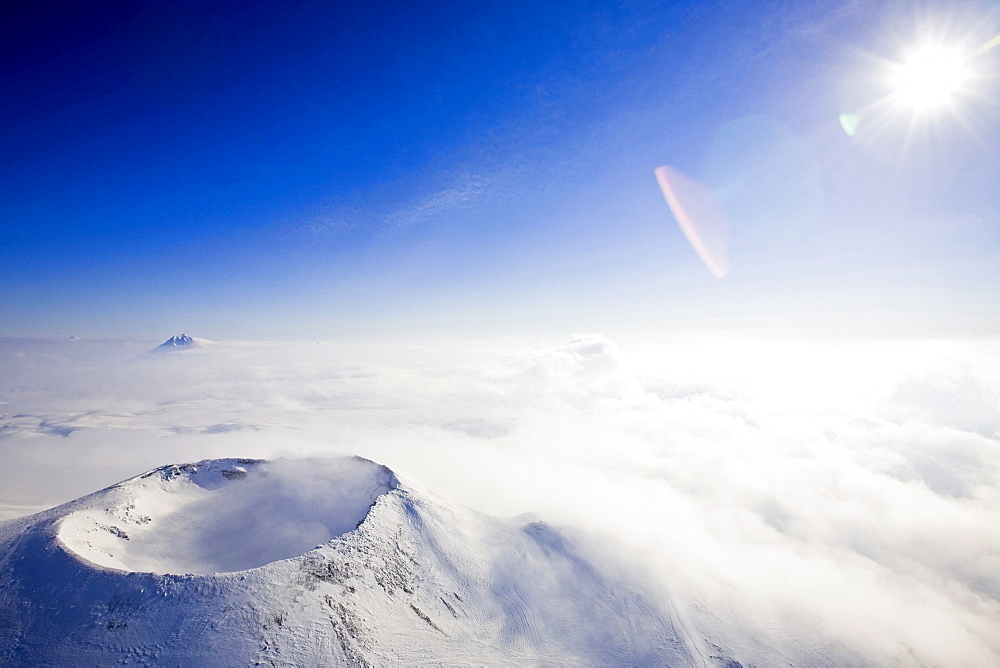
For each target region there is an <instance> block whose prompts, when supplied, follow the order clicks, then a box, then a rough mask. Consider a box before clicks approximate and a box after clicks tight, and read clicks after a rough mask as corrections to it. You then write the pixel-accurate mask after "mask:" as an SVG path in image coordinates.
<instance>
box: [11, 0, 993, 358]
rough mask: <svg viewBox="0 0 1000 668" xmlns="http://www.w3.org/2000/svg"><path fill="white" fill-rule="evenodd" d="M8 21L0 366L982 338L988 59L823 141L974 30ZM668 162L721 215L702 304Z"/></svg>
mask: <svg viewBox="0 0 1000 668" xmlns="http://www.w3.org/2000/svg"><path fill="white" fill-rule="evenodd" d="M3 11H4V12H5V13H6V14H5V16H4V17H3V19H4V20H3V21H0V25H2V28H0V30H2V32H3V34H2V35H0V57H2V59H3V77H2V79H0V101H2V104H0V114H2V117H0V121H2V125H0V127H2V128H3V129H2V132H0V169H2V170H3V174H2V179H0V311H2V315H0V318H2V319H0V336H3V335H6V336H52V337H60V338H62V337H65V336H69V335H71V334H74V335H78V336H101V337H112V336H150V337H161V336H162V337H163V338H165V337H166V336H167V335H169V334H173V333H176V332H175V331H174V330H178V331H179V330H186V331H187V332H188V333H192V334H195V335H201V336H205V337H208V338H238V337H263V338H301V337H310V338H327V337H337V336H347V335H352V334H366V335H391V334H393V333H404V334H405V333H406V332H408V331H416V330H422V329H423V330H428V331H446V330H449V329H453V330H459V331H463V332H466V333H475V332H477V331H484V332H485V331H501V330H505V331H509V332H518V331H532V330H533V329H534V328H539V329H546V330H554V331H559V330H566V333H569V332H571V331H574V330H579V329H585V330H597V331H605V332H608V333H609V334H612V335H614V334H620V332H619V331H618V330H622V331H623V332H624V331H625V330H628V329H631V328H635V329H645V330H647V331H653V332H655V331H656V330H657V329H658V328H670V329H676V328H687V329H701V328H705V329H726V328H734V329H739V328H743V327H753V328H764V329H767V330H769V331H783V330H786V329H791V330H796V329H803V330H810V331H829V330H831V329H837V330H844V331H848V330H850V331H853V330H857V332H859V333H861V334H863V335H866V336H871V335H876V336H877V335H880V334H883V333H885V334H887V335H899V334H900V333H901V332H904V333H905V332H906V331H909V330H913V331H917V332H928V333H936V332H948V333H951V334H964V333H979V334H981V333H989V332H991V331H995V328H996V327H997V326H998V325H1000V307H998V304H1000V291H998V288H1000V284H998V268H1000V262H998V251H1000V245H998V239H1000V222H998V213H1000V194H998V191H1000V188H998V187H997V185H996V184H997V183H1000V167H998V156H997V148H998V145H997V144H998V142H997V139H996V137H997V136H1000V123H998V107H997V103H996V100H997V99H998V88H997V64H998V59H997V52H998V51H1000V49H993V50H990V51H988V52H986V53H985V54H984V55H982V56H980V57H979V59H978V61H977V68H978V69H977V76H978V77H979V78H978V79H977V81H976V85H975V90H972V91H969V92H968V94H967V95H965V97H964V98H963V99H962V100H961V104H960V105H957V106H956V109H955V112H954V113H947V114H943V115H941V116H939V117H937V118H935V119H933V120H930V121H924V122H921V123H918V124H912V125H911V122H910V119H909V118H906V117H904V116H903V115H900V116H899V117H898V118H888V120H887V122H886V123H884V125H885V126H886V127H885V128H883V129H882V130H880V131H879V132H877V133H870V134H868V135H860V134H859V136H857V137H854V138H850V137H847V136H846V135H845V134H844V133H843V132H842V131H841V130H840V128H839V125H838V122H837V115H838V114H839V113H841V112H845V111H856V110H857V109H859V108H862V107H864V106H865V105H867V104H870V103H871V102H872V101H873V98H877V96H878V95H881V94H882V93H881V92H879V90H878V85H877V83H875V84H873V83H872V82H873V81H875V80H877V77H875V76H874V75H875V73H877V71H878V69H879V64H878V63H879V62H880V59H882V60H885V59H890V60H891V59H893V58H896V57H898V55H899V52H900V50H901V49H903V48H905V45H906V44H907V43H908V42H912V41H913V40H915V39H917V38H918V37H920V34H921V32H924V33H926V32H928V31H931V32H934V33H935V34H936V35H944V36H945V37H946V38H947V39H952V40H964V41H966V42H968V43H970V44H973V43H974V46H978V45H980V44H982V43H985V42H987V41H988V40H989V39H990V38H991V37H993V36H995V35H996V34H997V33H1000V14H998V10H997V8H996V7H995V4H994V3H988V2H981V3H976V2H971V3H970V2H964V3H955V4H951V5H949V4H945V3H936V4H935V3H928V4H924V5H921V6H920V7H917V6H916V5H914V4H913V3H879V2H861V3H854V2H814V3H785V2H761V3H733V2H687V3H683V2H620V3H586V2H544V1H543V2H538V1H537V0H535V1H533V2H503V3H468V2H435V3H429V6H420V5H418V4H414V3H387V2H365V3H361V2H357V3H348V2H295V1H291V2H289V1H285V2H184V1H181V2H160V1H141V0H139V1H123V2H101V3H89V4H83V3H44V2H42V3H39V2H34V3H22V7H21V8H17V7H14V8H13V9H11V8H10V7H8V8H6V9H4V10H3ZM882 120H886V119H882ZM872 124H874V119H873V120H872V121H871V123H870V124H869V126H868V127H871V125H872ZM663 164H669V165H672V166H674V167H675V168H677V169H679V170H681V171H683V172H684V173H686V174H688V175H690V176H691V177H692V178H695V179H698V180H701V181H702V182H704V183H705V184H706V185H707V186H708V187H710V188H712V189H713V192H715V193H716V195H717V197H718V198H719V201H720V202H721V204H722V206H723V208H724V209H726V212H727V213H728V214H729V217H730V222H731V224H732V227H733V245H732V258H733V262H732V270H731V272H730V273H729V275H727V276H726V277H725V278H724V279H722V280H718V279H715V278H714V277H713V276H712V275H711V274H710V273H709V272H708V271H707V270H706V269H705V267H703V266H702V265H701V263H700V260H699V259H698V257H697V255H696V254H695V253H694V252H693V250H692V249H691V248H690V246H688V244H687V241H686V240H685V238H684V237H683V235H682V234H681V232H680V230H679V228H678V227H677V225H676V224H675V222H674V220H673V217H672V216H671V213H670V211H669V210H668V209H667V207H666V204H665V202H664V201H663V198H662V195H661V194H660V192H659V190H658V188H657V185H656V181H655V179H654V178H653V175H652V173H653V170H654V169H655V168H656V167H657V166H659V165H663Z"/></svg>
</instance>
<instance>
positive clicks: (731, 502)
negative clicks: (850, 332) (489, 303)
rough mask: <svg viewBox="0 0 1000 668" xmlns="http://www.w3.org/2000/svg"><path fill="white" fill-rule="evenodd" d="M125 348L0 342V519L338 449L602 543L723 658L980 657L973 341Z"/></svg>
mask: <svg viewBox="0 0 1000 668" xmlns="http://www.w3.org/2000/svg"><path fill="white" fill-rule="evenodd" d="M142 350H143V347H142V346H137V345H135V344H111V343H103V344H99V343H88V342H84V341H70V342H59V343H52V342H31V341H12V340H8V341H3V342H0V365H2V367H0V368H2V370H3V373H0V401H2V402H3V403H0V461H2V462H3V466H2V467H0V504H6V505H7V506H8V507H10V506H15V505H20V506H30V505H34V504H55V503H58V502H62V501H66V500H69V499H71V498H75V497H77V496H80V495H82V494H85V493H88V492H91V491H94V490H96V489H98V488H100V487H103V486H106V485H108V484H111V483H114V482H116V481H118V480H121V479H123V478H126V477H129V476H131V475H133V474H136V473H138V472H140V471H143V470H145V469H149V468H152V467H154V466H158V465H161V464H165V463H174V462H181V461H190V460H197V459H202V458H206V457H221V456H237V457H278V456H293V457H294V456H315V455H323V454H334V453H336V454H358V455H361V456H363V457H368V458H370V459H373V460H375V461H378V462H380V463H383V464H386V465H387V466H389V467H390V468H391V469H393V470H394V471H395V472H396V473H397V474H399V475H401V476H403V477H404V478H406V479H408V480H411V481H414V482H416V483H418V484H420V485H421V486H422V487H424V488H427V489H430V490H432V491H434V492H435V493H438V494H440V495H443V496H447V497H450V498H452V499H454V500H457V501H459V502H462V503H465V504H467V505H470V506H473V507H476V508H477V509H480V510H484V511H486V512H491V513H496V514H517V513H523V512H535V513H538V514H539V515H541V516H542V517H544V518H545V519H547V520H551V521H554V522H559V523H564V524H567V525H571V526H575V527H578V528H582V529H585V530H586V531H588V532H590V533H591V534H593V535H595V536H598V537H602V538H606V539H607V540H605V541H603V542H602V544H603V545H605V549H606V550H607V552H608V556H609V558H615V559H625V560H626V561H629V562H631V563H632V566H633V568H634V569H635V572H636V574H637V575H636V577H648V578H650V582H651V584H650V588H651V589H653V590H659V591H660V592H661V593H662V595H663V596H665V597H670V599H671V600H672V601H673V602H674V604H675V605H677V606H678V608H679V609H680V610H682V612H683V614H684V615H685V620H684V621H685V623H687V624H688V625H690V627H691V628H695V629H697V630H698V632H699V633H700V634H701V635H702V636H703V637H706V638H707V639H708V640H709V641H710V642H714V643H717V644H719V645H721V646H723V647H725V648H726V650H727V652H728V654H730V655H732V656H733V657H735V658H736V659H739V660H740V661H742V662H744V663H756V664H758V665H776V664H777V663H780V662H786V663H787V662H791V663H797V664H801V663H803V662H820V663H822V662H844V663H853V664H857V663H869V664H878V665H889V664H893V663H899V664H903V665H913V664H919V663H926V664H931V665H949V666H953V665H996V664H998V663H1000V436H998V429H1000V418H998V417H997V416H998V415H1000V355H998V352H1000V343H998V342H996V341H982V342H964V343H956V342H913V343H869V344H836V345H834V344H829V345H826V344H817V343H808V344H807V343H802V344H787V343H786V344H776V343H766V342H750V341H739V342H735V341H707V342H698V343H693V342H690V341H689V342H673V343H672V344H670V345H667V344H664V345H663V346H661V347H659V348H652V347H650V348H646V349H641V350H640V349H631V350H621V349H619V348H618V347H617V346H616V345H615V344H614V343H613V342H611V341H608V340H606V339H604V338H602V337H600V336H593V335H586V336H577V337H574V338H572V339H570V340H569V341H566V342H564V343H562V344H560V345H556V346H545V347H537V348H531V349H529V348H523V347H522V348H506V349H500V348H475V347H459V346H454V347H450V348H428V347H417V346H404V345H401V346H395V347H390V346H382V347H375V346H364V345H360V344H357V345H347V344H340V345H338V344H322V343H302V344H265V343H225V344H222V343H219V344H212V345H208V346H206V347H204V348H202V349H198V350H190V351H184V352H179V353H171V354H167V355H159V356H155V357H154V356H149V357H145V356H141V355H140V353H141V352H142ZM11 512H14V511H11ZM595 549H596V548H595Z"/></svg>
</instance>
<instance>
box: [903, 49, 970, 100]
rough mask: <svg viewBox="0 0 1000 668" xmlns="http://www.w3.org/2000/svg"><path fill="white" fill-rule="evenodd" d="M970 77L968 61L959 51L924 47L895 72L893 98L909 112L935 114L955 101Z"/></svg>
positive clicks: (915, 51) (909, 57) (910, 55)
mask: <svg viewBox="0 0 1000 668" xmlns="http://www.w3.org/2000/svg"><path fill="white" fill-rule="evenodd" d="M969 74H970V73H969V67H968V65H967V62H966V58H965V56H964V55H963V54H962V52H961V51H959V50H958V49H954V48H946V47H941V46H922V47H919V48H916V49H914V50H912V51H911V52H910V53H909V54H907V56H906V57H905V58H904V59H903V60H902V62H900V63H898V64H897V65H896V66H895V67H894V68H893V71H892V75H891V76H892V79H891V85H892V89H893V96H894V98H895V100H896V101H897V102H898V103H899V104H900V105H902V106H904V107H906V108H909V109H913V110H916V111H935V110H937V109H940V108H942V107H946V106H948V105H949V104H950V103H951V102H952V101H953V99H954V97H955V95H956V94H957V93H960V92H961V91H962V89H963V86H964V84H965V83H966V82H967V81H968V79H969Z"/></svg>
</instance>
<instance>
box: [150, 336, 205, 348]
mask: <svg viewBox="0 0 1000 668" xmlns="http://www.w3.org/2000/svg"><path fill="white" fill-rule="evenodd" d="M196 347H198V344H197V343H195V340H194V337H191V336H188V335H187V334H178V335H176V336H171V337H170V338H169V339H167V340H166V341H164V342H163V343H161V344H160V345H158V346H156V348H153V350H178V349H181V350H183V349H185V348H196Z"/></svg>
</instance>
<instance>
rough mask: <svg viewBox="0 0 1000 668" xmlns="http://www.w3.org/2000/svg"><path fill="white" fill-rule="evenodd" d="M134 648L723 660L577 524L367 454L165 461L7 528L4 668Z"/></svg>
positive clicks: (0, 545) (248, 655)
mask: <svg viewBox="0 0 1000 668" xmlns="http://www.w3.org/2000/svg"><path fill="white" fill-rule="evenodd" d="M132 661H138V662H145V663H158V664H164V665H227V666H228V665H250V664H258V665H259V664H268V665H400V664H416V663H426V662H434V663H444V664H452V665H455V664H470V663H472V664H493V665H497V664H507V665H511V664H517V665H530V664H542V663H544V664H549V665H671V666H676V665H706V664H725V663H726V659H725V658H724V657H722V656H721V655H720V654H719V652H718V651H714V652H713V651H709V650H707V649H706V648H705V647H704V646H702V643H699V642H698V641H696V640H695V639H692V638H691V637H689V636H688V635H687V634H686V633H685V631H684V628H683V627H682V625H681V623H680V622H679V620H678V618H677V617H676V615H675V614H674V613H673V612H672V611H671V610H669V609H664V607H663V604H662V603H657V604H654V603H653V602H652V601H651V600H650V599H648V598H647V596H646V595H644V593H642V592H639V591H637V590H636V589H635V588H633V587H630V586H629V585H627V584H626V580H625V578H624V577H623V576H622V572H621V571H620V570H619V569H617V568H616V567H615V566H613V565H609V564H607V563H604V562H598V561H597V560H594V559H591V558H588V557H587V556H586V555H585V551H583V550H581V549H580V546H579V544H578V543H577V541H576V540H575V539H573V538H571V537H570V536H569V535H567V534H565V533H563V532H561V531H559V530H557V529H555V528H553V527H551V526H549V525H547V524H544V523H541V522H537V521H523V520H518V519H502V518H496V517H491V516H488V515H484V514H482V513H478V512H476V511H472V510H470V509H466V508H462V507H456V506H451V505H449V504H447V503H444V502H442V501H440V500H437V499H436V498H433V497H432V496H430V495H428V494H426V493H422V492H419V491H417V490H416V489H413V488H411V487H409V486H408V485H405V484H403V483H401V482H400V481H399V480H398V479H397V477H396V476H395V475H394V474H393V473H392V472H391V471H390V470H389V469H387V468H386V467H384V466H380V465H377V464H375V463H373V462H370V461H368V460H366V459H361V458H358V457H354V458H336V459H312V460H276V461H265V460H255V459H218V460H205V461H201V462H198V463H193V464H181V465H171V466H164V467H161V468H158V469H155V470H153V471H149V472H148V473H145V474H142V475H139V476H136V477H134V478H131V479H129V480H126V481H124V482H121V483H119V484H117V485H113V486H112V487H109V488H107V489H104V490H102V491H99V492H96V493H94V494H91V495H89V496H85V497H83V498H80V499H78V500H76V501H72V502H70V503H67V504H64V505H62V506H58V507H56V508H53V509H50V510H47V511H44V512H41V513H38V514H36V515H32V516H29V517H25V518H21V519H18V520H12V521H9V522H7V523H5V524H0V664H2V665H59V664H81V663H82V664H110V663H116V662H132ZM730 665H738V664H730Z"/></svg>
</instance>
